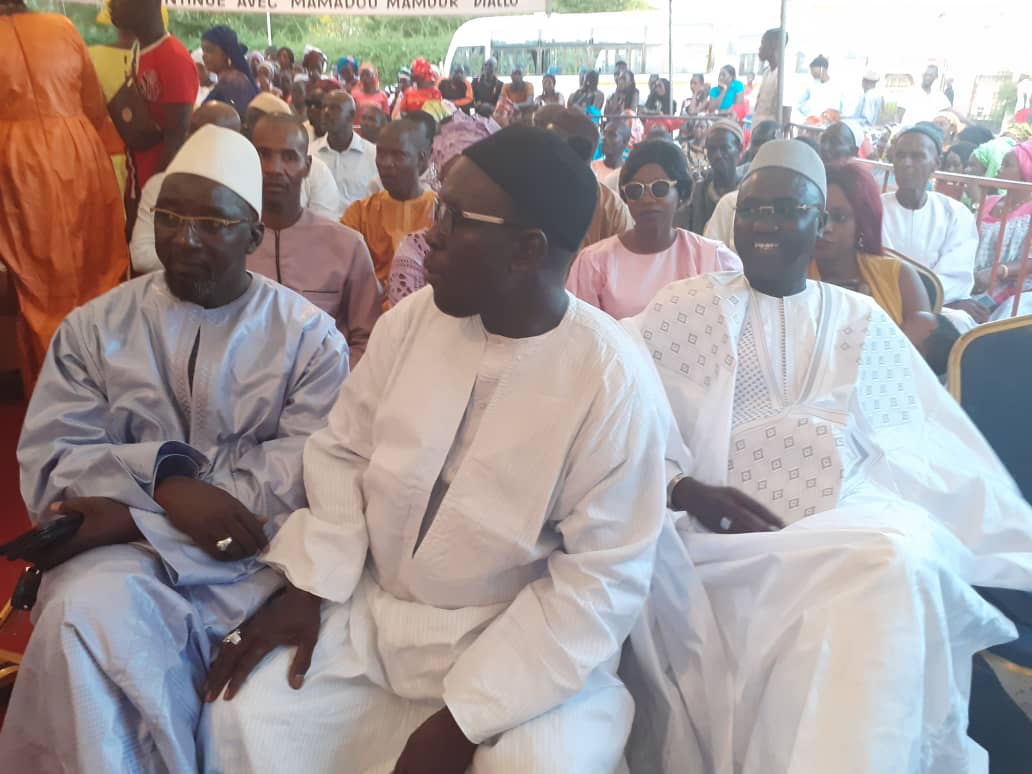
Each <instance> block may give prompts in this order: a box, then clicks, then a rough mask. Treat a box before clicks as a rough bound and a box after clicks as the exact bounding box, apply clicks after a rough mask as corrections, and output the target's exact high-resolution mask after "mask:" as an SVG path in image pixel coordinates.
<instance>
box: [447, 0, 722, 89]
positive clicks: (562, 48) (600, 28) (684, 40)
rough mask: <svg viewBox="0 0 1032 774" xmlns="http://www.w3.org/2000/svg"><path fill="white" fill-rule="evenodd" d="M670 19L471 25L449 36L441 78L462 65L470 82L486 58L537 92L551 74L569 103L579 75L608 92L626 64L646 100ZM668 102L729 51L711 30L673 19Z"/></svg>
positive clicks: (536, 19) (537, 17)
mask: <svg viewBox="0 0 1032 774" xmlns="http://www.w3.org/2000/svg"><path fill="white" fill-rule="evenodd" d="M667 25H668V19H667V15H666V14H665V13H660V12H655V11H629V12H622V13H583V14H552V15H551V16H549V15H547V14H543V13H536V14H529V15H525V16H491V17H485V18H480V19H473V20H471V21H468V22H466V23H465V24H463V25H462V26H461V27H459V29H457V30H456V31H455V35H454V36H453V37H452V42H451V46H450V47H449V48H448V56H447V59H446V60H445V63H444V71H443V72H442V75H446V74H450V73H451V71H452V67H453V66H454V65H456V64H461V65H463V66H464V67H465V68H466V74H467V75H469V76H475V75H479V73H480V70H481V68H482V67H483V65H484V60H485V59H487V58H488V57H492V56H493V57H494V58H495V59H497V60H498V76H499V78H501V79H502V80H508V77H509V73H510V72H512V69H513V67H515V66H516V65H521V66H522V67H523V72H524V75H525V76H526V78H527V80H529V81H530V82H532V83H533V84H534V89H535V93H536V94H540V93H541V76H542V75H544V74H545V73H546V72H548V71H549V69H550V68H551V69H552V71H553V72H554V73H555V74H556V90H557V91H559V92H560V93H561V94H563V95H564V96H566V97H569V96H570V94H572V93H573V92H574V91H576V90H577V88H578V87H579V79H580V74H581V73H582V72H583V71H586V70H597V71H598V72H599V87H600V88H601V89H602V91H603V92H604V93H606V94H609V93H610V92H612V91H613V88H614V84H613V67H614V66H615V65H616V63H617V62H620V61H623V62H626V63H627V65H628V66H629V67H630V69H631V72H633V73H634V74H635V76H636V79H637V85H638V89H639V92H640V93H641V98H642V100H643V101H644V99H645V97H646V96H647V94H648V83H647V81H648V75H649V73H660V74H662V75H664V76H665V75H666V73H667V70H668V68H669V64H668V51H669V47H668V43H667ZM673 32H674V78H673V93H674V98H675V99H676V100H677V101H678V103H680V102H681V101H682V100H684V99H685V98H686V97H687V96H688V94H689V89H688V82H689V81H690V80H691V76H692V73H710V72H712V71H713V70H714V69H719V67H720V66H721V65H723V64H737V61H734V62H732V61H731V60H728V61H727V62H725V61H723V60H722V58H721V57H722V54H724V53H725V52H726V51H727V49H728V46H727V45H724V46H720V45H718V44H717V43H716V41H717V40H718V31H717V29H716V27H715V25H713V24H698V23H679V22H678V21H677V20H676V19H675V21H674V29H673Z"/></svg>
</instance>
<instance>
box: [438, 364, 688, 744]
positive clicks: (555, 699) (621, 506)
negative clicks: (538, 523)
mask: <svg viewBox="0 0 1032 774" xmlns="http://www.w3.org/2000/svg"><path fill="white" fill-rule="evenodd" d="M645 373H647V372H645ZM648 379H649V377H648V376H646V377H645V378H642V379H636V380H634V381H636V382H637V383H631V384H629V385H626V386H625V389H624V390H622V391H621V392H620V393H617V391H616V390H605V391H600V393H599V394H597V395H596V396H595V399H594V401H593V403H592V407H591V409H590V410H589V412H588V415H587V417H586V419H585V422H584V424H583V426H582V429H581V433H580V434H579V437H578V438H577V439H576V440H575V441H574V443H573V446H572V448H571V450H570V454H569V458H568V465H569V470H568V473H567V475H566V477H565V480H564V481H562V482H561V487H562V489H561V493H560V495H559V501H558V506H557V507H558V508H559V510H560V512H563V513H565V515H564V516H563V517H562V518H561V519H560V520H559V522H558V523H557V525H556V528H557V529H558V531H559V532H560V533H561V535H562V539H563V544H562V547H561V548H560V549H558V550H556V551H555V552H554V553H553V554H552V555H551V556H550V557H549V558H548V573H547V575H545V576H544V577H542V578H540V579H538V580H536V581H534V582H533V583H531V584H530V585H529V586H527V587H525V588H524V589H523V590H522V591H520V593H519V594H518V595H517V596H516V599H515V600H513V602H512V604H511V605H510V606H509V607H508V608H507V609H506V611H505V612H504V613H502V614H501V615H500V616H499V617H498V618H496V619H495V620H494V621H493V622H492V623H491V624H490V626H488V628H487V629H486V630H485V631H484V632H483V633H482V634H481V635H480V636H479V637H478V638H477V639H476V641H475V642H473V644H472V645H471V646H470V647H469V648H468V649H467V650H466V651H465V652H464V653H463V654H462V655H461V656H459V658H458V660H457V661H456V663H455V665H454V666H453V667H452V669H451V671H450V672H449V673H448V674H447V675H446V676H445V679H444V701H445V703H446V704H447V706H448V708H449V710H450V711H451V714H452V715H453V717H454V718H455V720H456V722H457V723H458V725H459V727H460V728H461V729H462V731H463V733H464V734H465V735H466V736H467V738H469V739H470V740H471V741H473V742H478V743H479V742H483V741H484V740H486V739H490V738H491V737H493V736H495V735H497V734H500V733H502V732H504V731H507V730H509V729H512V728H515V727H516V726H519V725H521V724H523V723H525V722H527V721H528V720H531V719H533V718H535V717H537V716H539V715H541V714H543V713H545V712H548V711H549V710H551V709H553V708H555V707H557V706H559V705H561V704H562V703H563V702H565V701H566V700H567V699H569V698H571V697H572V696H574V695H576V694H577V693H578V692H579V691H580V690H581V687H582V686H583V684H584V681H585V680H586V679H587V678H588V676H589V675H590V674H591V673H592V672H593V671H594V670H596V669H598V668H600V667H602V666H604V665H606V664H607V663H612V660H613V659H615V658H618V654H619V653H620V649H621V646H622V645H623V641H624V639H625V638H626V637H627V635H628V633H629V632H630V630H631V627H632V626H633V625H634V623H635V621H636V619H637V616H638V614H639V612H640V610H641V607H642V605H643V604H644V601H645V596H646V594H647V592H648V588H649V583H650V580H651V577H652V566H653V560H654V554H655V546H656V540H657V537H658V535H659V532H660V528H661V525H662V522H663V518H664V515H665V513H666V511H665V507H664V506H665V501H666V483H667V480H666V467H665V460H664V456H665V455H664V450H665V446H666V443H667V435H666V432H667V428H666V427H664V426H663V423H662V421H661V419H660V413H659V412H657V411H656V410H655V409H654V408H652V407H651V406H650V402H652V400H653V399H654V398H655V397H656V394H657V392H658V390H659V388H658V385H657V386H655V387H654V388H653V389H649V386H648V384H645V382H646V381H647V380H648Z"/></svg>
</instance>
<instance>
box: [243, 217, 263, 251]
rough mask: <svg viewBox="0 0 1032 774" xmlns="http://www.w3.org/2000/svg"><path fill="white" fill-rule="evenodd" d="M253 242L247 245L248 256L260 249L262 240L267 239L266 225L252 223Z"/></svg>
mask: <svg viewBox="0 0 1032 774" xmlns="http://www.w3.org/2000/svg"><path fill="white" fill-rule="evenodd" d="M250 228H251V241H250V243H249V244H248V245H247V254H248V255H250V254H251V253H253V252H254V251H255V250H257V249H258V247H259V245H261V243H262V239H264V238H265V224H264V223H252V224H251V227H250Z"/></svg>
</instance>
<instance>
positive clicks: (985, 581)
mask: <svg viewBox="0 0 1032 774" xmlns="http://www.w3.org/2000/svg"><path fill="white" fill-rule="evenodd" d="M885 395H890V396H892V399H891V401H889V400H886V399H885V397H884V396H885ZM850 414H851V415H852V416H854V417H856V423H857V427H858V430H859V432H860V433H862V434H863V437H864V440H865V442H866V443H867V444H868V445H869V446H870V447H872V448H873V449H876V450H877V453H875V454H872V455H871V456H872V459H871V462H870V463H868V468H867V471H866V472H865V478H866V480H867V481H868V482H869V483H872V484H874V485H877V486H880V487H882V488H883V489H885V490H887V491H890V492H895V493H896V494H897V495H898V496H899V498H900V499H901V500H903V501H904V502H908V503H914V504H916V505H919V506H920V507H922V508H924V509H925V510H926V511H928V513H930V514H931V515H932V516H933V517H934V518H935V519H936V520H937V521H939V522H940V523H942V524H944V525H945V526H946V527H947V528H948V529H949V530H950V531H951V532H952V533H953V534H954V535H956V536H957V538H959V539H960V541H961V542H962V543H964V544H965V545H966V546H968V547H969V548H970V549H971V551H972V552H973V553H974V561H973V567H972V568H970V570H969V572H970V576H969V578H968V579H969V580H970V581H971V582H972V584H974V585H980V586H991V587H1003V588H1017V589H1027V588H1029V587H1030V585H1032V508H1030V507H1029V505H1028V503H1027V502H1025V500H1024V498H1023V497H1022V495H1021V492H1020V490H1019V489H1018V487H1017V485H1016V484H1015V483H1014V480H1013V479H1012V478H1011V476H1010V474H1009V473H1008V472H1007V470H1006V468H1004V466H1003V464H1002V463H1001V462H1000V461H999V459H998V458H997V456H996V454H995V452H993V450H992V448H991V447H990V446H989V444H988V442H987V441H986V440H985V438H984V437H983V436H982V434H981V433H980V432H979V431H978V429H977V428H976V427H975V425H974V423H972V421H971V419H970V418H969V417H968V415H967V414H966V413H964V410H963V409H962V408H961V407H960V405H958V403H957V402H956V401H955V400H954V399H953V397H952V396H951V395H950V394H949V393H948V392H946V389H945V388H944V387H943V386H942V384H940V382H939V380H938V379H937V378H936V376H935V374H934V373H932V370H931V369H930V368H929V367H928V364H927V363H926V362H925V361H924V358H923V357H921V355H920V354H919V353H918V351H917V350H916V349H914V346H913V345H912V344H911V343H910V341H909V340H908V339H907V338H906V336H905V335H904V334H903V333H902V331H900V330H899V327H898V326H897V325H895V324H894V323H893V322H892V320H890V319H889V318H888V316H887V315H885V314H884V312H881V310H876V311H875V313H874V315H873V317H872V320H871V323H870V326H869V329H868V334H867V340H866V341H865V342H864V352H863V355H862V360H861V367H860V372H859V377H858V389H857V390H856V392H855V393H854V398H853V405H852V407H851V410H850ZM958 460H963V461H964V463H963V464H962V465H958V464H957V461H958Z"/></svg>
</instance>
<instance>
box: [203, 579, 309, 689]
mask: <svg viewBox="0 0 1032 774" xmlns="http://www.w3.org/2000/svg"><path fill="white" fill-rule="evenodd" d="M321 609H322V600H321V599H320V598H319V597H317V596H315V595H313V594H309V593H308V592H307V591H302V590H301V589H298V588H295V587H294V586H289V585H288V586H287V588H286V590H285V591H283V592H281V593H279V594H276V595H275V596H273V597H272V598H271V599H269V601H268V602H266V603H265V605H264V606H263V607H262V609H261V610H259V611H258V612H257V613H255V615H254V616H253V617H252V618H251V620H249V621H248V622H247V623H245V624H244V625H243V626H241V627H240V628H239V629H238V630H237V632H239V636H240V641H239V642H238V643H237V644H236V645H233V644H232V643H231V642H224V643H223V645H222V648H221V649H220V650H219V655H218V656H216V657H215V661H214V662H213V663H212V665H211V669H210V670H209V671H208V679H207V680H206V681H205V683H204V700H205V701H206V702H209V703H210V702H213V701H215V700H216V699H217V698H218V697H219V694H220V693H222V689H223V687H225V688H226V693H225V696H224V698H225V699H226V701H229V700H230V699H232V698H233V697H234V696H236V694H237V692H239V690H240V686H242V685H243V684H244V680H246V679H247V676H248V675H249V674H251V672H252V671H254V668H255V667H256V666H258V662H260V661H261V660H262V659H263V658H265V656H266V655H268V654H269V653H271V652H272V651H273V650H275V649H276V648H278V647H280V646H281V645H293V646H295V647H296V648H297V651H296V652H295V653H294V660H293V661H292V662H291V664H290V673H289V674H288V675H287V680H288V682H289V683H290V687H291V688H293V689H295V690H298V689H299V688H301V685H302V683H303V682H304V679H305V674H306V673H307V672H308V667H309V666H310V665H311V663H312V653H313V652H314V651H315V643H316V642H317V641H318V639H319V623H320V620H321V619H320V611H321Z"/></svg>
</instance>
